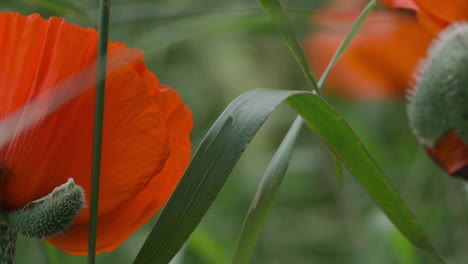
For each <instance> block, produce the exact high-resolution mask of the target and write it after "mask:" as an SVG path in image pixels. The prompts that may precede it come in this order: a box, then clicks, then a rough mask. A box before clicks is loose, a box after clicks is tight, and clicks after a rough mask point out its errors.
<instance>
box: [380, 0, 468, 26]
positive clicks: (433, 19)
mask: <svg viewBox="0 0 468 264" xmlns="http://www.w3.org/2000/svg"><path fill="white" fill-rule="evenodd" d="M384 2H385V3H387V4H388V5H389V6H391V7H397V8H408V9H413V10H415V11H416V12H417V14H418V19H419V21H420V22H421V24H423V25H424V26H426V27H427V28H428V29H429V30H430V31H431V32H432V33H437V32H439V31H440V30H442V29H444V28H445V27H446V26H447V25H448V24H450V23H452V22H455V21H462V20H468V1H466V0H444V1H440V0H384Z"/></svg>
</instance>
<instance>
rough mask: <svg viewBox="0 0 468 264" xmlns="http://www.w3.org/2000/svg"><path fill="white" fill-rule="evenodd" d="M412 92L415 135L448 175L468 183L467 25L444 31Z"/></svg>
mask: <svg viewBox="0 0 468 264" xmlns="http://www.w3.org/2000/svg"><path fill="white" fill-rule="evenodd" d="M419 73H420V76H419V78H418V80H417V83H416V85H415V89H414V90H413V91H412V92H411V93H412V94H411V95H410V97H409V104H408V116H409V121H410V124H411V127H412V129H413V132H414V134H415V135H416V136H417V137H418V139H419V141H420V142H421V144H423V145H424V146H425V147H426V149H427V151H428V153H429V155H430V156H431V157H432V158H433V159H434V160H435V161H436V162H437V163H438V164H439V165H441V166H442V167H443V168H444V169H445V170H446V171H447V172H448V173H449V174H451V175H454V176H458V177H462V178H466V179H468V24H454V25H453V26H451V27H449V28H448V29H446V30H445V31H443V32H442V33H441V34H440V35H439V37H438V39H437V40H435V41H434V42H433V44H432V46H431V47H430V49H429V51H428V58H427V60H426V61H425V62H424V64H423V65H422V67H421V68H420V69H419Z"/></svg>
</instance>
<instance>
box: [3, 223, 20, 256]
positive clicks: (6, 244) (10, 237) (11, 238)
mask: <svg viewBox="0 0 468 264" xmlns="http://www.w3.org/2000/svg"><path fill="white" fill-rule="evenodd" d="M17 237H18V234H17V233H16V232H15V231H13V230H11V229H10V228H9V227H8V226H7V225H5V224H0V264H13V263H15V251H16V238H17Z"/></svg>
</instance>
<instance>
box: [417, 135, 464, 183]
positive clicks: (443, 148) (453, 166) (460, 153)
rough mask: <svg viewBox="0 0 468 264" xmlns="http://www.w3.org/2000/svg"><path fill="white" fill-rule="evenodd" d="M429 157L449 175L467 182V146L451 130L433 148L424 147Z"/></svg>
mask: <svg viewBox="0 0 468 264" xmlns="http://www.w3.org/2000/svg"><path fill="white" fill-rule="evenodd" d="M426 150H427V152H428V153H429V155H430V156H431V157H432V159H434V161H436V162H437V163H438V164H439V165H440V166H441V167H442V168H443V169H445V170H446V171H447V172H448V173H449V174H450V175H453V176H456V177H461V178H464V179H466V180H468V144H466V143H465V142H463V139H462V138H460V136H459V135H458V134H457V133H456V132H455V131H453V130H451V131H450V132H448V133H447V134H446V135H445V136H444V137H443V138H442V139H441V140H440V141H439V142H438V143H437V145H436V146H434V147H426Z"/></svg>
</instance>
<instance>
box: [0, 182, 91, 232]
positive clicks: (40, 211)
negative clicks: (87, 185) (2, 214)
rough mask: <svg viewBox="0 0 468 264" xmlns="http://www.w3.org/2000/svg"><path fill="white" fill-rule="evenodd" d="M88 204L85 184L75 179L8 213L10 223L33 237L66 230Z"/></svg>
mask: <svg viewBox="0 0 468 264" xmlns="http://www.w3.org/2000/svg"><path fill="white" fill-rule="evenodd" d="M84 205H85V196H84V191H83V188H81V187H80V186H79V185H76V184H75V182H74V181H73V179H68V181H67V182H66V183H65V184H63V185H61V186H59V187H57V188H55V189H54V190H53V191H52V192H51V193H50V194H48V195H47V196H45V197H43V198H41V199H39V200H35V201H32V202H30V203H28V204H27V205H26V206H25V207H23V208H22V209H20V210H17V211H10V212H7V213H6V222H7V225H8V226H9V227H10V228H11V229H12V230H14V231H16V232H18V233H19V234H21V235H24V236H26V237H30V238H46V237H51V236H54V235H56V234H60V233H63V231H65V230H66V229H67V227H69V226H70V225H71V224H72V223H73V221H74V220H75V218H76V216H77V215H78V213H79V212H80V211H81V209H82V208H83V207H84Z"/></svg>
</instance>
